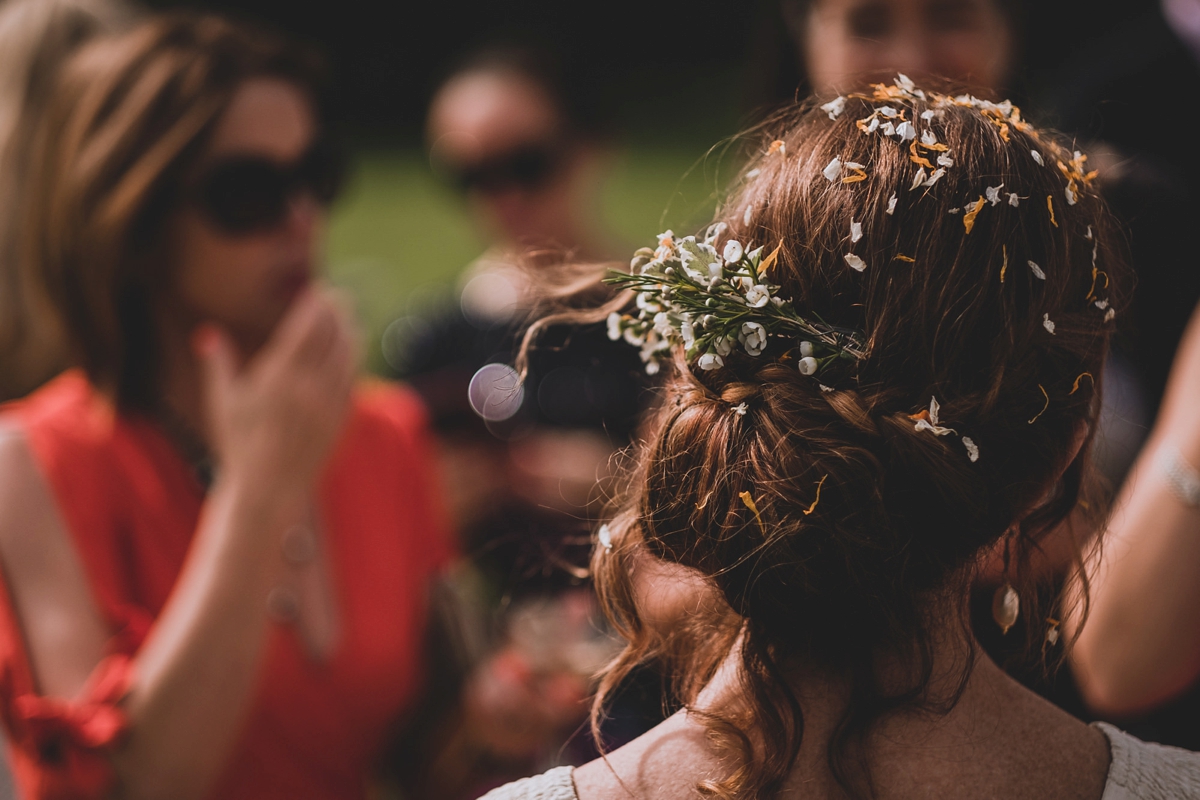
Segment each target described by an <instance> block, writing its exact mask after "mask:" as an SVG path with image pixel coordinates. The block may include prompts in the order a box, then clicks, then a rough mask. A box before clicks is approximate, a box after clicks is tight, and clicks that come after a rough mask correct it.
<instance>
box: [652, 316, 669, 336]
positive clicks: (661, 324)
mask: <svg viewBox="0 0 1200 800" xmlns="http://www.w3.org/2000/svg"><path fill="white" fill-rule="evenodd" d="M654 330H655V331H657V332H658V335H659V336H669V335H670V333H671V331H672V330H673V326H672V325H671V317H670V316H669V315H668V314H667V312H665V311H660V312H658V313H657V314H655V315H654Z"/></svg>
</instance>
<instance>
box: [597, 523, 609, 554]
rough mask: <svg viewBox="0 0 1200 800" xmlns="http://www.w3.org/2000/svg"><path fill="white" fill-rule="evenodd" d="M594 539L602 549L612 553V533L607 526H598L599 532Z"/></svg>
mask: <svg viewBox="0 0 1200 800" xmlns="http://www.w3.org/2000/svg"><path fill="white" fill-rule="evenodd" d="M596 538H597V539H598V540H599V541H600V546H601V547H603V548H604V549H605V551H607V552H610V553H611V552H612V549H613V541H612V531H611V530H610V529H609V527H608V525H601V526H600V530H599V531H597V533H596Z"/></svg>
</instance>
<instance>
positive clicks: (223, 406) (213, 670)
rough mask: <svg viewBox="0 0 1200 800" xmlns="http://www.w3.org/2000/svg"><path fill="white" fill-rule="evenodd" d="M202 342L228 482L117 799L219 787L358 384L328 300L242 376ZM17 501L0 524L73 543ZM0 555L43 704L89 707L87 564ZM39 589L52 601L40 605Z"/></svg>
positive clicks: (348, 343)
mask: <svg viewBox="0 0 1200 800" xmlns="http://www.w3.org/2000/svg"><path fill="white" fill-rule="evenodd" d="M200 338H201V339H202V341H200V342H198V346H197V349H198V351H199V357H200V361H201V367H202V371H203V372H204V384H205V388H206V404H207V411H208V415H209V419H210V425H209V427H210V432H209V433H210V436H209V438H210V440H211V442H212V447H213V450H214V452H215V453H216V454H217V458H218V463H220V464H221V474H220V477H219V478H218V480H217V482H216V484H215V485H214V487H213V489H212V491H211V492H210V495H209V498H208V500H207V501H206V503H205V506H204V509H203V511H202V514H201V520H200V522H199V526H198V528H197V533H196V536H195V539H194V540H193V543H192V547H191V550H190V552H189V554H188V557H187V560H186V562H185V564H184V567H183V570H182V572H181V574H180V576H179V579H178V581H177V583H176V586H175V589H174V591H173V593H172V595H171V597H170V599H169V600H168V602H167V604H166V606H165V608H164V609H163V611H162V613H161V614H160V616H159V618H158V619H157V620H156V622H155V625H154V628H153V630H152V631H151V634H150V636H149V638H148V639H147V641H146V642H145V644H144V645H143V646H142V648H141V650H140V651H139V652H138V654H137V656H136V658H135V665H134V666H135V668H134V679H133V685H132V687H131V689H130V692H129V694H128V696H127V697H126V699H125V701H124V709H125V711H126V714H127V717H128V720H129V732H128V734H127V736H126V738H125V739H124V741H123V742H122V744H121V745H120V746H119V747H118V748H117V749H116V750H115V751H114V752H113V753H112V754H111V758H112V762H113V765H114V768H115V770H116V773H117V777H118V787H117V790H116V796H119V797H127V798H161V797H171V798H183V799H184V800H187V799H188V798H198V797H203V796H206V795H207V794H208V793H209V791H210V790H211V787H212V785H213V782H214V781H215V780H216V778H217V777H218V776H219V774H220V770H221V769H222V768H223V766H224V764H225V762H226V760H227V757H228V754H229V751H230V749H231V748H232V747H233V746H234V744H235V742H236V737H237V735H238V733H239V727H240V723H241V722H242V720H243V718H244V715H245V713H246V711H247V708H248V706H249V702H250V699H251V693H252V690H253V687H254V685H255V682H256V679H257V677H258V668H259V665H260V662H261V660H262V653H263V649H264V646H265V643H266V638H267V636H266V634H267V627H268V611H267V601H266V600H267V594H268V593H269V591H270V589H271V588H272V587H273V585H274V584H275V578H276V575H277V574H278V572H277V571H278V570H280V569H282V559H281V557H280V555H279V552H280V548H279V544H280V540H281V537H282V536H283V534H284V532H285V531H286V530H287V529H288V528H289V527H290V526H291V525H293V524H295V523H297V522H299V521H301V520H302V519H303V518H304V516H305V514H306V513H307V511H308V509H309V507H310V502H311V498H310V496H311V492H312V487H313V486H314V484H315V482H316V479H317V476H318V474H319V472H320V468H321V466H322V465H323V463H324V461H325V458H326V455H327V453H328V451H329V449H330V448H331V447H332V444H333V442H334V441H335V440H336V437H337V434H338V432H339V431H340V428H341V422H342V420H343V419H344V418H345V416H346V412H347V409H348V405H349V396H350V388H351V384H352V382H353V375H354V372H355V359H354V357H353V352H354V344H353V334H352V332H351V325H350V322H349V320H348V315H346V314H345V313H344V312H343V311H341V310H339V309H338V308H337V305H336V303H334V302H333V301H332V300H331V299H330V298H329V297H328V296H326V294H325V293H323V292H318V291H312V292H309V293H306V294H305V295H302V296H301V297H300V298H298V299H297V300H296V302H295V304H294V307H293V308H292V310H291V311H290V312H289V313H288V316H287V317H285V319H284V320H283V321H282V322H281V323H280V327H279V329H278V330H277V332H276V335H275V336H274V337H273V338H272V340H271V341H270V342H269V343H268V344H267V345H266V346H265V347H264V348H263V350H262V351H261V352H260V353H259V354H258V355H257V356H256V357H255V358H254V359H253V360H252V361H251V362H250V363H249V364H247V365H246V366H245V367H244V368H239V366H238V364H237V361H238V358H237V356H236V354H235V352H234V348H233V345H232V344H231V342H230V341H229V340H228V339H227V338H226V337H225V336H224V335H223V334H221V333H219V332H217V331H215V330H209V331H207V332H206V335H204V336H203V337H200ZM3 450H4V452H3V453H0V455H2V456H3V460H4V461H6V462H8V464H10V465H11V464H13V463H14V453H15V454H16V457H19V455H20V450H18V449H17V448H15V447H14V446H12V445H6V447H5V448H3ZM26 458H28V456H27V454H26ZM33 477H36V476H33ZM12 495H13V492H11V491H10V492H5V493H3V495H0V518H3V519H4V520H6V521H10V522H17V521H21V520H34V521H36V522H37V523H38V524H39V525H41V526H44V527H43V530H47V531H50V532H51V533H57V534H58V537H59V540H60V541H61V542H69V537H67V534H66V531H65V530H63V529H62V523H61V521H60V520H58V515H57V512H56V509H54V508H53V507H52V506H51V507H49V508H47V507H46V506H42V510H41V512H40V513H38V512H36V511H34V510H31V509H30V508H28V506H29V503H28V502H26V504H25V505H26V507H25V508H24V509H22V508H21V507H20V506H19V503H18V501H16V500H14V499H13V497H12ZM45 497H46V498H47V499H48V493H47V494H46V495H45ZM21 514H24V515H25V516H24V517H22V516H21ZM55 526H57V531H56V530H55ZM6 538H9V539H11V538H12V537H6ZM0 553H2V554H3V555H4V557H5V558H4V560H5V562H6V564H5V566H6V571H7V573H8V574H9V576H10V579H9V583H10V586H11V587H12V591H13V594H14V595H15V604H16V606H17V608H18V609H24V608H33V609H36V610H35V612H34V613H26V612H24V611H21V612H19V613H20V615H21V617H22V623H23V627H24V631H25V634H26V639H27V641H28V644H29V647H28V649H29V651H30V656H31V661H32V663H33V668H34V673H35V678H36V680H37V683H38V686H39V689H40V691H41V692H42V693H44V694H47V695H53V696H59V697H74V696H77V695H78V693H79V692H80V690H81V689H82V688H83V682H84V680H85V679H86V678H87V676H88V674H89V673H90V672H91V670H92V669H93V668H94V667H95V666H96V664H97V663H98V662H99V660H100V658H101V657H102V655H103V643H104V641H105V640H106V639H107V638H108V636H109V635H110V633H111V632H109V631H107V630H106V629H105V627H104V624H103V622H102V620H101V617H100V615H99V613H98V612H97V610H96V608H95V606H94V603H93V601H92V600H91V598H90V596H88V595H87V592H86V590H83V591H79V590H78V589H77V588H71V587H68V586H65V585H64V584H63V582H62V579H63V578H64V576H65V577H67V578H69V577H70V576H71V575H73V574H74V575H78V576H82V575H83V570H82V567H81V565H79V563H78V561H77V556H75V554H74V553H73V552H70V551H69V548H67V551H66V552H64V550H63V548H62V547H61V546H58V547H57V548H52V549H51V551H50V552H47V553H43V554H42V556H43V557H42V558H41V559H40V560H37V559H35V560H33V561H30V560H28V559H26V560H23V561H21V562H20V563H19V564H18V563H16V562H14V560H13V556H14V555H16V556H17V557H18V558H21V554H20V553H14V552H13V551H12V550H11V548H10V547H8V544H7V542H2V543H0ZM82 586H84V583H83V582H82V581H81V582H79V583H77V584H76V587H82ZM29 587H35V588H36V587H40V589H41V592H42V596H43V597H46V598H50V599H51V601H52V602H50V603H48V604H38V605H34V604H35V603H38V602H39V597H38V595H36V594H29V593H28V588H29ZM218 698H219V702H215V700H216V699H218Z"/></svg>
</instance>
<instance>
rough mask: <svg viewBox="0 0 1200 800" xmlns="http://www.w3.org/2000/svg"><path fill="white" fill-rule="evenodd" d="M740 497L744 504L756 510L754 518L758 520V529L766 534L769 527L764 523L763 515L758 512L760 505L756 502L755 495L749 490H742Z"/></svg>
mask: <svg viewBox="0 0 1200 800" xmlns="http://www.w3.org/2000/svg"><path fill="white" fill-rule="evenodd" d="M738 497H740V498H741V499H742V503H743V505H745V506H746V508H748V509H750V510H751V511H753V512H754V519H755V520H757V521H758V529H759V530H760V531H762V533H763V535H764V536H766V534H767V529H766V527H765V526H764V525H763V521H762V516H761V515H760V514H759V513H758V506H757V505H755V503H754V497H753V495H751V494H750V493H749V492H741V493H740V494H739V495H738Z"/></svg>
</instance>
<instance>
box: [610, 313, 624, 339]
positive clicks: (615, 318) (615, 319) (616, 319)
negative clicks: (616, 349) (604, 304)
mask: <svg viewBox="0 0 1200 800" xmlns="http://www.w3.org/2000/svg"><path fill="white" fill-rule="evenodd" d="M608 338H610V339H612V340H613V341H614V342H615V341H617V340H618V339H620V338H621V312H620V311H614V312H612V313H611V314H609V315H608Z"/></svg>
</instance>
